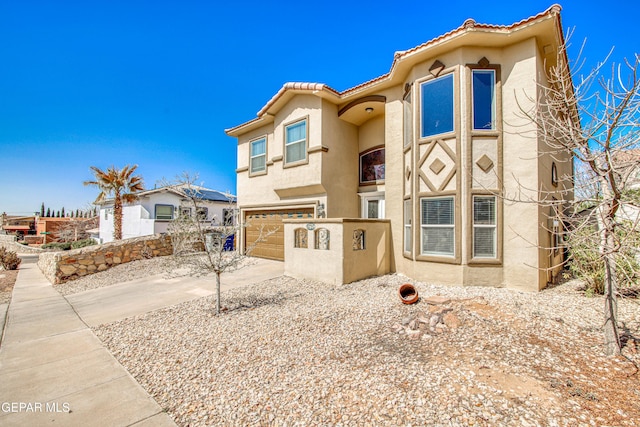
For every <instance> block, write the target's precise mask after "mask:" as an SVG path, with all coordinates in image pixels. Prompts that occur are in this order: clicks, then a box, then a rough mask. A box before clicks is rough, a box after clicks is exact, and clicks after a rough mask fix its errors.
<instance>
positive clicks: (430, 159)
mask: <svg viewBox="0 0 640 427" xmlns="http://www.w3.org/2000/svg"><path fill="white" fill-rule="evenodd" d="M451 145H453V147H454V149H452V148H451ZM418 166H419V170H420V191H421V192H435V191H444V190H448V189H455V174H456V153H455V144H450V143H448V141H447V142H445V141H442V140H436V141H434V142H431V143H430V144H425V145H423V146H421V147H420V161H419V163H418Z"/></svg>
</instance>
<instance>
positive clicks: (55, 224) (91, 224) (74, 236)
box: [36, 216, 98, 243]
mask: <svg viewBox="0 0 640 427" xmlns="http://www.w3.org/2000/svg"><path fill="white" fill-rule="evenodd" d="M97 224H98V218H97V217H91V218H81V217H69V216H67V217H61V218H58V217H41V216H37V217H36V229H37V234H38V239H39V242H38V243H51V242H75V241H77V240H82V239H87V238H89V237H91V236H90V233H89V232H88V230H89V229H90V228H95V227H96V226H97ZM96 240H97V238H96Z"/></svg>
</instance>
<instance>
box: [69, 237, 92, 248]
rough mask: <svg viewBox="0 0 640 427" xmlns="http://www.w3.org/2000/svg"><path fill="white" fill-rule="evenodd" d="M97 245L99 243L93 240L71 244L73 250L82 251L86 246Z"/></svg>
mask: <svg viewBox="0 0 640 427" xmlns="http://www.w3.org/2000/svg"><path fill="white" fill-rule="evenodd" d="M97 244H98V243H97V242H96V241H95V240H93V239H83V240H78V241H77V242H73V243H71V249H80V248H84V247H86V246H93V245H97Z"/></svg>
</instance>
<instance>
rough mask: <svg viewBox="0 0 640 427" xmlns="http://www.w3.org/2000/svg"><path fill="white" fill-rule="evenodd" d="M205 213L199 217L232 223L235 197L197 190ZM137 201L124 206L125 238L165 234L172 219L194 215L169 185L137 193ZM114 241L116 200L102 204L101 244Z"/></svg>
mask: <svg viewBox="0 0 640 427" xmlns="http://www.w3.org/2000/svg"><path fill="white" fill-rule="evenodd" d="M198 190H199V197H200V198H201V205H202V210H201V212H198V214H199V215H200V216H201V218H203V219H204V220H205V221H209V222H213V223H214V224H219V225H222V224H225V221H227V222H226V223H228V222H229V221H233V218H234V211H235V208H236V203H235V202H236V200H235V196H233V195H230V194H225V193H222V192H220V191H216V190H210V189H207V188H201V187H198ZM137 196H138V199H137V200H136V201H135V202H133V203H130V204H127V205H125V206H123V209H122V238H123V239H129V238H132V237H138V236H147V235H151V234H157V233H166V232H167V227H168V226H169V223H170V222H171V220H172V219H174V218H176V217H177V216H178V215H185V214H189V215H191V214H193V213H194V212H191V211H192V208H191V207H190V206H189V203H188V201H187V200H186V199H184V198H183V196H182V195H181V193H180V191H178V190H176V188H175V187H172V186H167V187H160V188H155V189H153V190H146V191H142V192H140V193H137ZM111 241H113V199H108V200H106V201H105V202H104V203H101V204H100V242H101V243H106V242H111Z"/></svg>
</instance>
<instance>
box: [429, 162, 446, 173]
mask: <svg viewBox="0 0 640 427" xmlns="http://www.w3.org/2000/svg"><path fill="white" fill-rule="evenodd" d="M445 166H446V165H445V164H444V162H443V161H442V160H440V159H438V158H436V159H435V160H434V161H433V162H431V165H430V166H429V169H431V171H432V172H433V173H435V174H436V175H438V174H439V173H440V172H442V169H444V167H445Z"/></svg>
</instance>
